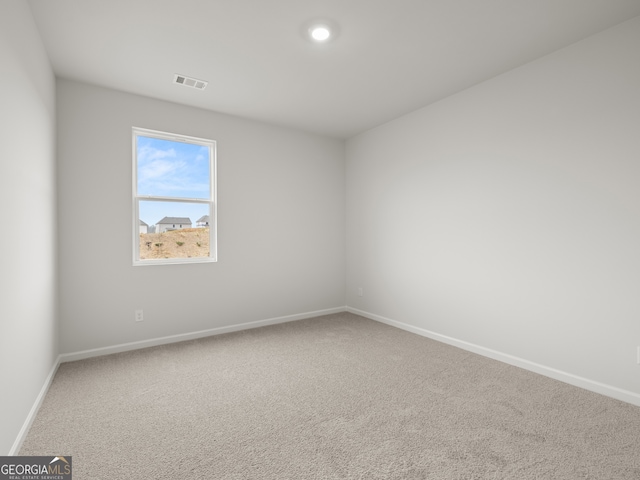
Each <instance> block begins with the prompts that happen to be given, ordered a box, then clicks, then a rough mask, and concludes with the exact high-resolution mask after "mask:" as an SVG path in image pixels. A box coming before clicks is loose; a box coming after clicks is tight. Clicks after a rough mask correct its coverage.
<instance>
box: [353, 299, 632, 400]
mask: <svg viewBox="0 0 640 480" xmlns="http://www.w3.org/2000/svg"><path fill="white" fill-rule="evenodd" d="M346 311H347V312H350V313H355V314H356V315H360V316H363V317H366V318H369V319H371V320H375V321H377V322H381V323H385V324H387V325H391V326H393V327H397V328H400V329H402V330H406V331H408V332H412V333H416V334H418V335H421V336H423V337H427V338H431V339H432V340H436V341H438V342H442V343H446V344H448V345H453V346H454V347H458V348H461V349H463V350H467V351H469V352H473V353H477V354H479V355H482V356H484V357H489V358H492V359H494V360H498V361H500V362H504V363H507V364H509V365H514V366H516V367H520V368H523V369H525V370H529V371H531V372H534V373H538V374H540V375H544V376H546V377H549V378H553V379H554V380H559V381H561V382H564V383H568V384H570V385H573V386H575V387H580V388H584V389H585V390H589V391H591V392H595V393H599V394H601V395H606V396H607V397H611V398H615V399H616V400H621V401H623V402H626V403H630V404H632V405H637V406H639V407H640V394H637V393H634V392H630V391H628V390H623V389H621V388H617V387H614V386H611V385H607V384H604V383H601V382H597V381H595V380H590V379H588V378H584V377H579V376H577V375H573V374H571V373H567V372H563V371H561V370H557V369H555V368H550V367H547V366H545V365H540V364H539V363H535V362H530V361H529V360H525V359H523V358H519V357H514V356H513V355H508V354H506V353H502V352H498V351H496V350H491V349H490V348H485V347H482V346H480V345H475V344H473V343H469V342H465V341H464V340H458V339H456V338H453V337H448V336H446V335H441V334H439V333H435V332H431V331H429V330H425V329H423V328H420V327H415V326H413V325H409V324H407V323H402V322H398V321H396V320H391V319H390V318H385V317H382V316H380V315H376V314H374V313H369V312H365V311H363V310H358V309H357V308H352V307H349V306H347V307H346Z"/></svg>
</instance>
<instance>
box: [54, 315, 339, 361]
mask: <svg viewBox="0 0 640 480" xmlns="http://www.w3.org/2000/svg"><path fill="white" fill-rule="evenodd" d="M345 311H346V307H335V308H329V309H325V310H316V311H313V312H306V313H298V314H295V315H286V316H284V317H275V318H268V319H266V320H257V321H255V322H247V323H239V324H236V325H228V326H226V327H217V328H211V329H208V330H200V331H197V332H190V333H181V334H178V335H170V336H168V337H159V338H152V339H149V340H141V341H139V342H131V343H122V344H120V345H113V346H110V347H102V348H94V349H91V350H83V351H80V352H74V353H63V354H62V355H60V357H61V360H60V362H61V363H64V362H73V361H76V360H83V359H85V358H91V357H99V356H102V355H110V354H112V353H120V352H127V351H130V350H138V349H140V348H147V347H155V346H158V345H166V344H168V343H177V342H184V341H187V340H195V339H198V338H204V337H210V336H212V335H221V334H223V333H231V332H238V331H240V330H249V329H251V328H258V327H265V326H267V325H275V324H278V323H286V322H293V321H295V320H304V319H305V318H313V317H320V316H322V315H330V314H332V313H340V312H345Z"/></svg>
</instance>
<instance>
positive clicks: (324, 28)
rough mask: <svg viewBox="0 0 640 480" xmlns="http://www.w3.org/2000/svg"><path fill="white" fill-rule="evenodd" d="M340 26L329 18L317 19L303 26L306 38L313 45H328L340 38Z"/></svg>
mask: <svg viewBox="0 0 640 480" xmlns="http://www.w3.org/2000/svg"><path fill="white" fill-rule="evenodd" d="M338 31H339V29H338V25H337V24H336V22H334V21H332V20H329V19H327V18H316V19H314V20H310V21H308V22H306V23H305V24H304V26H303V34H304V36H305V37H306V38H307V39H308V40H309V41H311V42H313V43H328V42H330V41H333V40H335V39H336V37H337V36H338Z"/></svg>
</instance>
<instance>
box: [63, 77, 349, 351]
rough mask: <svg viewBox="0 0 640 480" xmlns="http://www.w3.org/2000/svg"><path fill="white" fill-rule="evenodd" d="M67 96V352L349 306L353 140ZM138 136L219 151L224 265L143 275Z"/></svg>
mask: <svg viewBox="0 0 640 480" xmlns="http://www.w3.org/2000/svg"><path fill="white" fill-rule="evenodd" d="M176 88H179V87H176ZM210 88H215V86H213V87H211V86H210ZM190 93H193V94H194V95H196V94H204V95H206V91H205V92H195V91H194V92H190ZM57 95H58V97H57V100H58V132H59V135H58V188H59V222H60V223H59V228H60V249H59V251H60V323H61V329H60V342H61V351H62V352H63V353H70V352H78V351H82V350H85V349H94V348H100V347H106V346H112V345H118V344H122V343H126V342H135V341H142V340H146V339H153V338H158V337H163V336H169V335H176V334H182V333H189V332H195V331H200V330H207V329H212V328H217V327H224V326H228V325H236V324H240V323H244V322H251V321H259V320H264V319H270V318H274V317H281V316H287V315H296V314H301V313H305V312H311V311H317V310H324V309H331V308H336V307H343V306H344V304H345V298H344V292H345V277H344V265H345V258H344V249H345V245H344V238H345V218H344V201H345V199H344V142H342V141H340V140H335V139H328V138H323V137H318V136H314V135H310V134H307V133H302V132H297V131H293V130H289V129H284V128H278V127H274V126H268V125H265V124H261V123H256V122H252V121H248V120H243V119H240V118H236V117H231V116H227V115H222V114H216V113H212V112H208V111H205V110H199V109H195V108H191V107H186V106H180V105H177V104H172V103H167V102H162V101H158V100H153V99H150V98H144V97H140V96H135V95H129V94H125V93H120V92H116V91H113V90H107V89H103V88H98V87H93V86H89V85H86V84H82V83H76V82H71V81H66V80H59V81H58V84H57ZM133 126H136V127H142V128H149V129H153V130H160V131H166V132H174V133H179V134H185V135H191V136H195V137H203V138H210V139H213V140H215V141H216V142H217V158H218V203H219V205H218V228H219V236H218V257H219V261H218V262H217V263H209V264H195V265H165V266H138V267H133V266H132V248H133V246H132V233H131V228H132V227H131V223H132V221H131V218H132V213H131V208H132V200H131V171H132V167H131V128H132V127H133ZM88 220H90V221H93V222H96V224H105V223H106V224H108V225H113V226H115V228H113V229H112V231H110V232H109V233H106V232H104V231H103V230H102V229H89V230H87V229H86V228H84V227H83V228H79V227H78V225H86V223H85V222H86V221H88ZM136 308H143V309H144V318H145V320H144V321H143V322H140V323H136V322H134V309H136Z"/></svg>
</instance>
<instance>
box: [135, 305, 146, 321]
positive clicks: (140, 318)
mask: <svg viewBox="0 0 640 480" xmlns="http://www.w3.org/2000/svg"><path fill="white" fill-rule="evenodd" d="M135 318H136V322H142V321H143V320H144V312H143V311H142V309H141V308H137V309H136V312H135Z"/></svg>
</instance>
